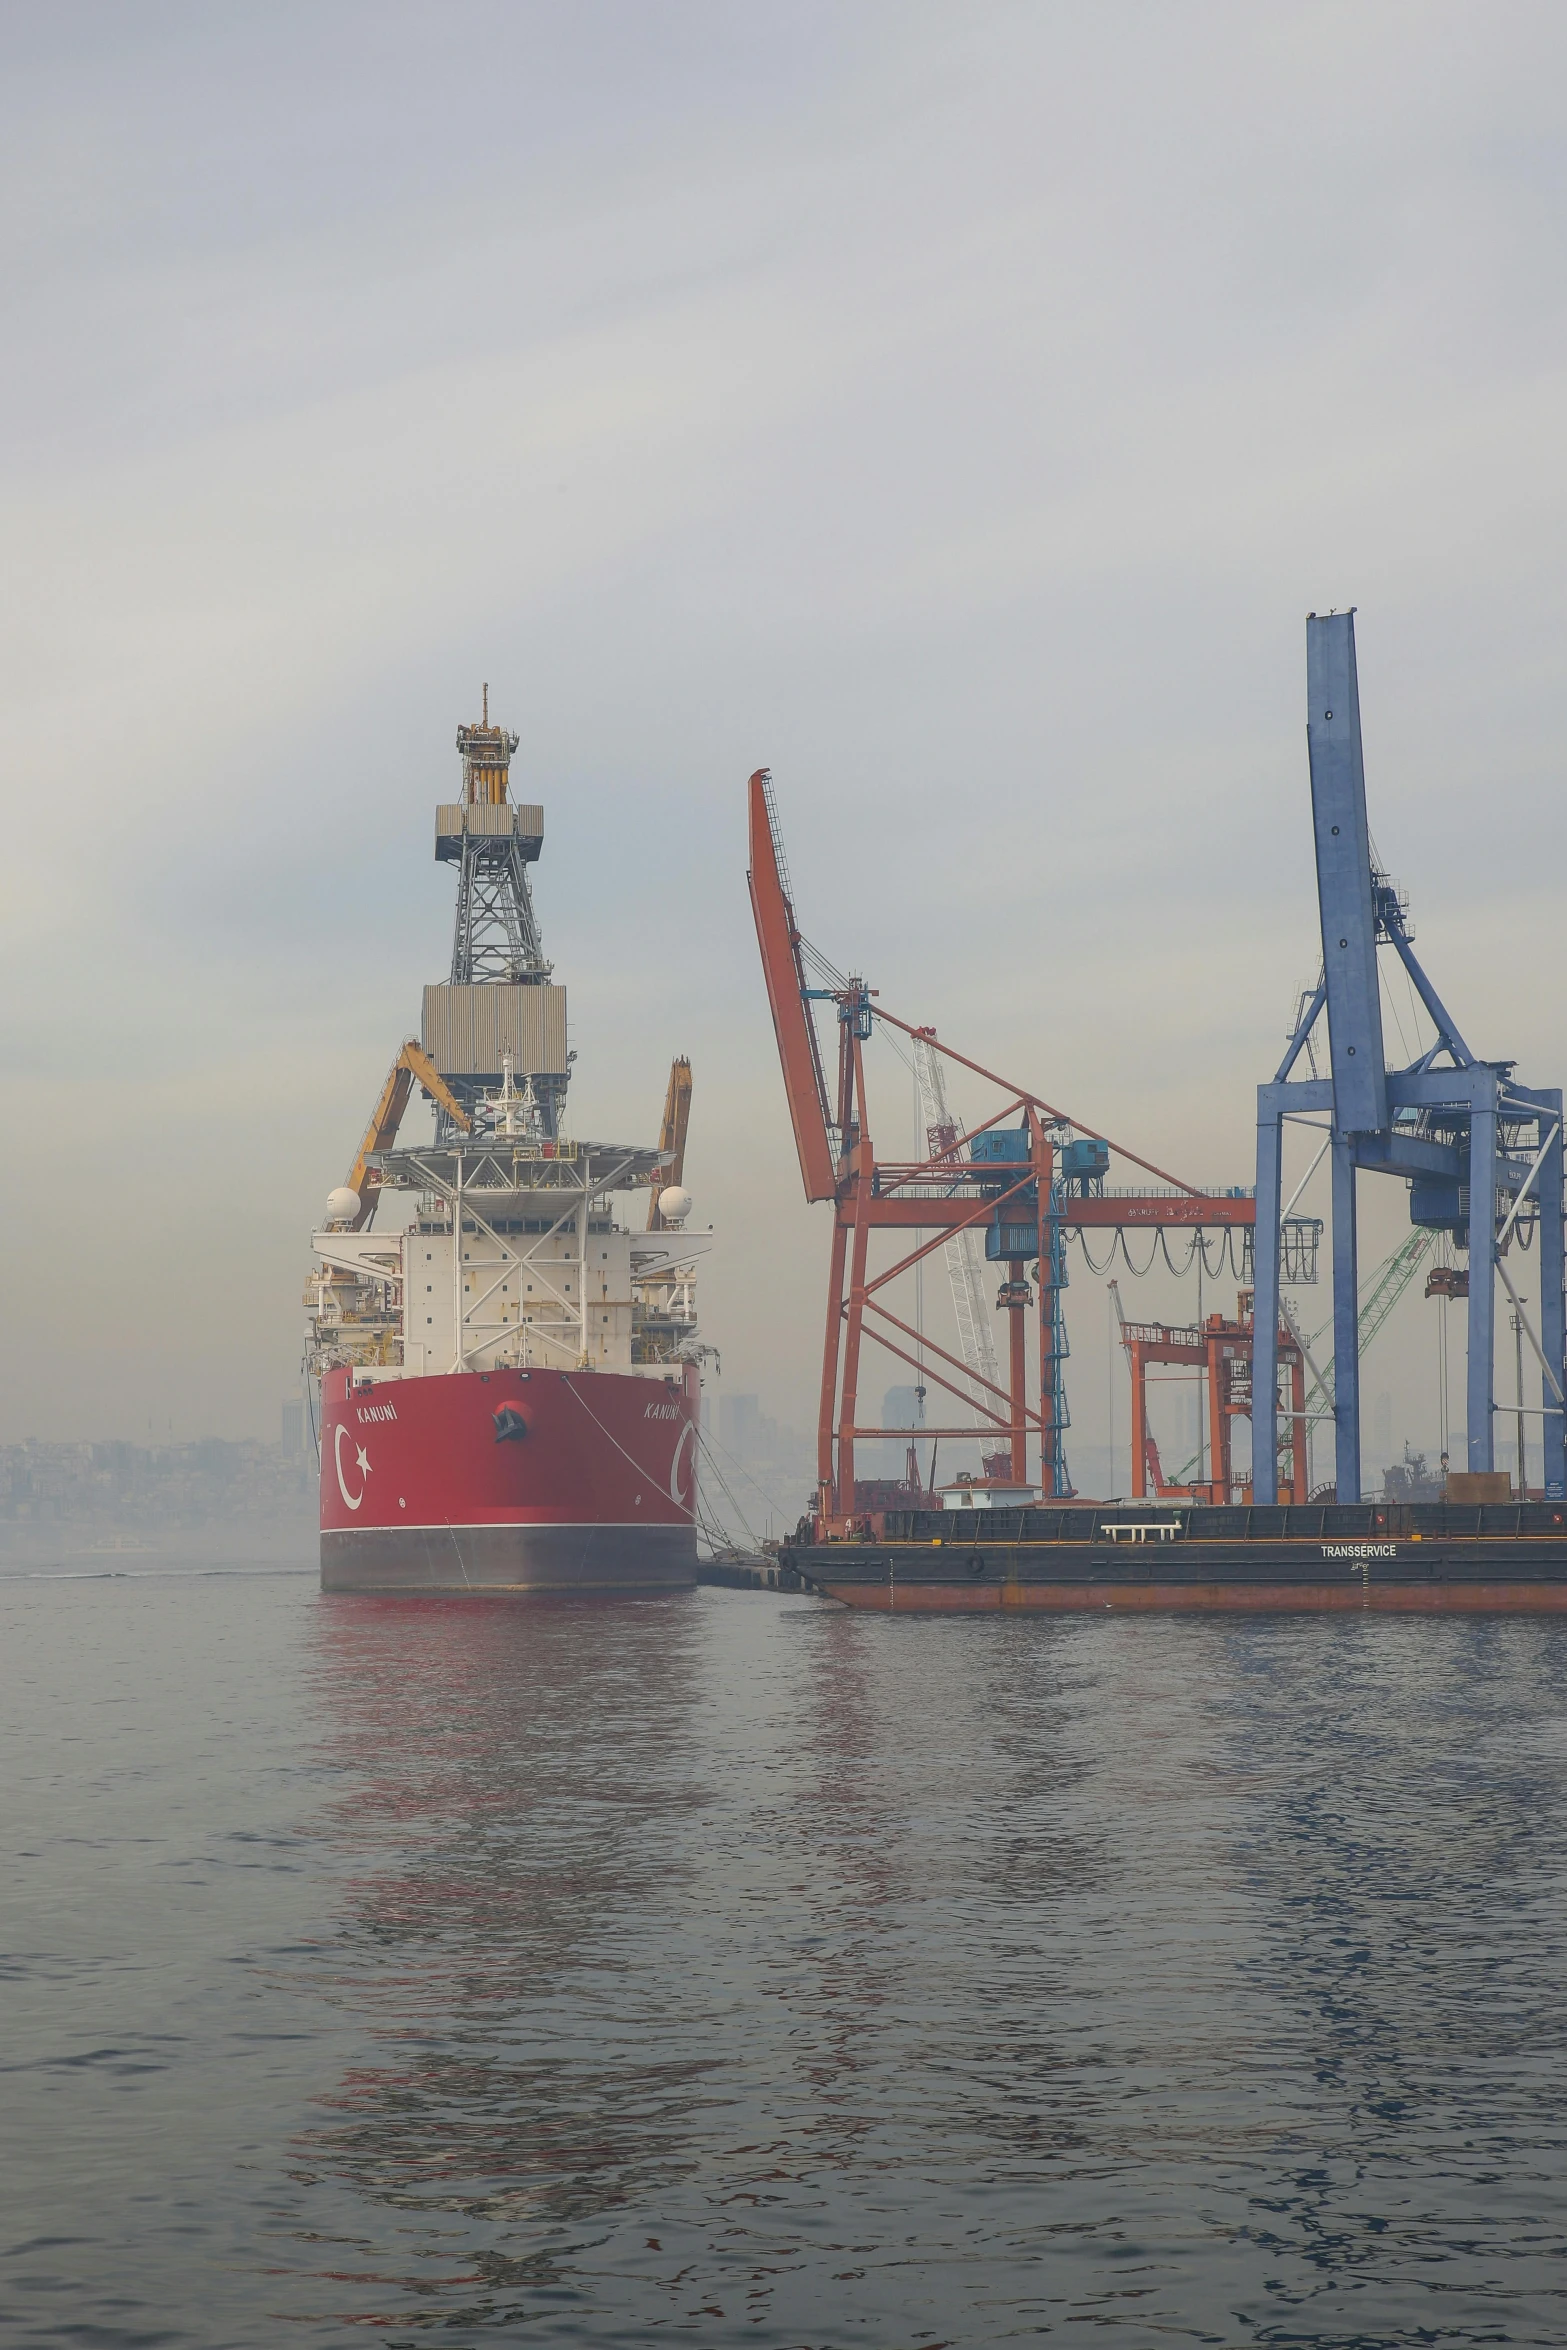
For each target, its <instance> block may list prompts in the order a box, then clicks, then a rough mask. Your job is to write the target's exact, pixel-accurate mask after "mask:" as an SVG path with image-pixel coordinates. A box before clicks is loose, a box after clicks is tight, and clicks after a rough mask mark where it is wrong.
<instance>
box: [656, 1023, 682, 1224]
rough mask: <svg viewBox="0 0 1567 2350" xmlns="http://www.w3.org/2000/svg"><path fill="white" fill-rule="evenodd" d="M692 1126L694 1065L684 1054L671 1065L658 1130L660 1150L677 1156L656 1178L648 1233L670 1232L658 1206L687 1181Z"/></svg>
mask: <svg viewBox="0 0 1567 2350" xmlns="http://www.w3.org/2000/svg"><path fill="white" fill-rule="evenodd" d="M690 1123H691V1064H690V1062H689V1061H688V1060H687V1059H686V1056H685V1054H684V1053H681V1054H679V1055H678V1057H677V1058H676V1059H675V1060H673V1061H672V1062H671V1063H670V1067H669V1090H668V1091H667V1092H666V1094H665V1095H664V1123H663V1124H662V1126H660V1128H659V1130H658V1147H659V1149H660V1150H661V1151H673V1152H674V1154H675V1155H674V1157H673V1158H672V1159H671V1160H670V1162H669V1165H668V1166H667V1167H666V1168H665V1169H664V1170H663V1172H662V1174H660V1175H658V1176H656V1177H655V1178H654V1183H653V1196H652V1198H651V1199H650V1200H649V1201H648V1209H647V1228H648V1230H649V1232H664V1231H667V1230H668V1226H667V1225H666V1224H665V1222H664V1219H663V1217H662V1216H661V1215H660V1213H659V1208H658V1203H659V1198H660V1195H661V1193H662V1192H663V1191H664V1190H665V1188H666V1186H668V1185H670V1184H676V1183H679V1182H681V1181H682V1180H683V1179H684V1176H685V1171H686V1129H687V1127H688V1126H689V1125H690Z"/></svg>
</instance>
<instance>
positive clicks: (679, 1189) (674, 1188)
mask: <svg viewBox="0 0 1567 2350" xmlns="http://www.w3.org/2000/svg"><path fill="white" fill-rule="evenodd" d="M658 1212H659V1214H660V1215H661V1216H662V1217H663V1219H664V1222H665V1223H666V1224H683V1223H684V1222H685V1220H686V1218H687V1216H689V1215H690V1213H691V1194H690V1192H689V1191H687V1189H686V1187H685V1185H684V1184H683V1183H671V1184H670V1185H669V1187H668V1189H667V1190H665V1191H661V1192H660V1193H659V1195H658Z"/></svg>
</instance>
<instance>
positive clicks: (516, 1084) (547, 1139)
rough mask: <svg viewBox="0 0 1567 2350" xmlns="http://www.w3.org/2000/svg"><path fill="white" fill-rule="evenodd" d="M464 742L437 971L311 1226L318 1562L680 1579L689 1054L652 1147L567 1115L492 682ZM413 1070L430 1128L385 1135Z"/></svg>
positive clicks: (553, 1012) (694, 1252)
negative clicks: (573, 1124)
mask: <svg viewBox="0 0 1567 2350" xmlns="http://www.w3.org/2000/svg"><path fill="white" fill-rule="evenodd" d="M457 748H458V750H459V752H460V753H461V755H462V763H463V766H462V777H463V780H462V796H461V798H460V799H459V800H457V801H456V802H454V803H449V804H447V805H444V806H442V807H438V808H437V810H436V816H435V854H436V858H437V860H438V861H439V862H440V863H442V864H449V865H452V866H455V868H456V873H457V922H456V934H455V938H454V941H453V945H452V964H451V976H450V978H449V979H447V980H445V981H443V982H442V983H441V984H440V985H438V986H431V987H427V988H426V989H425V991H424V1015H423V1023H422V1027H421V1032H420V1035H419V1036H418V1037H417V1038H413V1037H410V1038H409V1039H408V1041H407V1043H406V1044H405V1045H404V1046H403V1048H402V1050H401V1052H400V1053H399V1054H398V1057H397V1059H396V1061H395V1062H394V1063H393V1065H392V1068H391V1071H390V1072H389V1074H388V1077H387V1080H386V1085H385V1087H384V1089H383V1091H382V1094H381V1098H380V1100H379V1102H378V1103H377V1105H376V1108H375V1111H374V1114H373V1115H372V1117H371V1120H370V1124H369V1127H368V1128H367V1130H366V1133H365V1137H364V1140H363V1142H362V1143H361V1145H360V1148H359V1152H358V1156H357V1157H356V1159H355V1161H354V1164H353V1167H352V1169H351V1171H350V1174H349V1177H348V1181H347V1182H346V1183H345V1184H343V1185H342V1186H340V1187H339V1188H338V1189H337V1190H335V1191H334V1192H333V1193H332V1194H331V1196H330V1197H329V1199H328V1201H327V1220H326V1224H325V1226H324V1228H323V1229H322V1230H321V1231H319V1232H317V1233H316V1234H315V1236H314V1245H315V1251H316V1255H317V1258H318V1260H319V1262H318V1265H317V1267H316V1270H315V1271H314V1272H313V1273H312V1275H311V1278H310V1281H309V1283H308V1285H307V1288H306V1292H305V1304H306V1307H307V1311H308V1315H309V1328H308V1337H307V1346H308V1358H307V1360H308V1365H309V1369H310V1371H311V1372H312V1374H313V1376H314V1378H315V1379H316V1380H318V1381H319V1385H320V1441H321V1582H322V1587H323V1589H325V1590H328V1591H504V1590H550V1591H595V1590H597V1591H606V1590H607V1591H636V1590H649V1589H657V1588H667V1587H668V1586H671V1585H678V1584H687V1583H690V1582H692V1581H693V1580H694V1578H695V1573H696V1530H695V1513H696V1495H697V1445H698V1440H699V1438H698V1431H699V1424H700V1394H701V1379H702V1359H703V1356H704V1354H705V1353H706V1352H707V1351H708V1350H707V1349H705V1348H703V1347H702V1346H701V1345H700V1343H699V1341H698V1335H697V1324H696V1306H695V1271H696V1261H697V1259H698V1257H699V1256H700V1255H701V1254H702V1253H703V1252H704V1251H705V1249H706V1248H707V1247H708V1246H709V1245H710V1241H711V1235H710V1233H701V1234H698V1233H695V1232H693V1231H691V1230H690V1229H688V1219H689V1217H690V1213H691V1200H690V1195H689V1194H688V1193H687V1192H686V1191H685V1190H684V1189H683V1188H682V1184H681V1174H682V1170H683V1160H684V1152H685V1135H686V1124H687V1120H688V1117H689V1112H690V1101H691V1071H690V1065H689V1063H688V1062H687V1061H685V1060H684V1059H679V1060H677V1061H676V1062H675V1064H674V1067H673V1069H672V1070H671V1072H670V1079H669V1087H668V1092H667V1095H666V1099H665V1106H664V1123H663V1132H662V1134H661V1136H660V1139H659V1143H658V1146H657V1147H656V1148H652V1147H647V1146H643V1145H639V1144H630V1143H627V1144H621V1143H609V1142H586V1141H583V1140H581V1139H579V1138H577V1137H576V1136H573V1135H572V1134H570V1133H569V1131H568V1129H567V1124H566V1117H565V1103H566V1088H567V1081H568V1077H569V1073H570V1064H571V1062H572V1060H573V1059H574V1058H575V1055H574V1054H573V1053H571V1052H569V1051H568V1050H567V1043H566V1036H567V1030H566V991H565V989H564V988H563V987H559V986H557V985H556V984H555V981H554V979H553V977H552V966H551V964H550V963H549V962H547V961H546V959H545V956H544V952H543V947H542V944H541V941H540V936H539V927H538V922H537V920H536V917H535V914H534V908H533V897H532V892H531V890H530V888H529V883H528V867H529V865H530V864H532V863H533V862H534V861H535V860H536V859H537V857H538V855H539V852H540V850H541V848H542V847H543V839H544V811H543V809H542V808H540V807H536V806H527V805H523V804H519V803H518V802H515V801H514V800H513V799H512V798H511V796H510V767H511V758H512V754H513V752H514V751H515V750H516V748H517V737H516V735H515V734H509V733H507V732H506V731H505V730H504V729H503V728H501V727H499V726H492V725H491V724H490V712H489V688H488V686H486V688H485V691H484V716H483V720H482V723H481V724H479V725H477V726H464V727H462V728H461V729H460V730H459V732H458V736H457ZM415 1086H418V1087H419V1089H420V1090H421V1092H422V1093H423V1094H424V1095H425V1096H426V1097H427V1099H428V1100H429V1101H430V1102H431V1103H432V1104H433V1106H434V1111H435V1133H434V1137H433V1139H432V1140H431V1141H429V1142H428V1143H422V1144H421V1143H415V1144H412V1145H408V1144H405V1145H403V1146H402V1147H398V1144H397V1135H398V1130H399V1126H400V1124H401V1120H402V1116H403V1112H404V1110H405V1109H406V1107H407V1105H408V1102H409V1100H410V1098H411V1096H412V1094H413V1090H414V1088H415ZM392 1193H395V1194H398V1195H400V1199H399V1202H398V1204H399V1205H400V1207H401V1211H402V1212H401V1214H400V1215H398V1216H397V1217H396V1218H395V1221H396V1222H397V1223H398V1224H399V1225H400V1226H401V1229H397V1230H392V1229H389V1228H388V1227H389V1226H390V1225H391V1224H392V1223H393V1221H394V1215H393V1212H392V1211H393V1203H392V1202H391V1201H390V1200H388V1199H387V1196H386V1195H388V1194H392ZM617 1206H619V1207H620V1209H621V1213H620V1214H619V1215H617V1213H616V1208H617ZM378 1209H380V1210H381V1212H382V1217H383V1222H382V1225H381V1226H380V1228H377V1223H376V1216H377V1210H378ZM628 1211H630V1212H628Z"/></svg>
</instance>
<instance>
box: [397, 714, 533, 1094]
mask: <svg viewBox="0 0 1567 2350" xmlns="http://www.w3.org/2000/svg"><path fill="white" fill-rule="evenodd" d="M517 740H518V738H517V736H516V735H515V734H510V733H508V732H507V730H506V729H505V728H504V727H502V726H492V725H491V724H490V689H489V687H488V686H486V687H485V689H484V714H483V717H482V719H481V721H480V723H479V724H478V725H477V726H462V727H459V728H458V730H457V748H458V751H459V752H460V753H461V755H462V763H463V767H462V797H461V799H460V800H456V801H448V802H444V803H443V804H442V805H441V806H440V807H438V808H437V809H436V812H435V854H436V860H437V862H438V863H440V864H443V865H455V866H456V867H457V918H456V922H455V924H454V927H453V933H452V962H451V976H450V978H449V979H448V980H446V981H445V982H444V983H443V984H441V985H439V986H433V987H427V988H426V989H425V991H424V1024H423V1045H424V1049H425V1051H426V1052H427V1053H428V1054H429V1056H430V1058H431V1059H432V1060H433V1061H434V1063H435V1065H436V1067H437V1069H438V1070H439V1071H440V1073H441V1075H442V1077H443V1078H445V1080H446V1082H447V1084H448V1086H449V1087H450V1089H451V1091H452V1094H453V1095H454V1096H455V1098H456V1099H457V1100H458V1101H459V1102H460V1103H461V1104H462V1105H463V1107H464V1108H465V1109H466V1110H467V1111H468V1112H469V1113H470V1115H471V1114H472V1112H473V1111H474V1109H475V1108H476V1107H477V1105H478V1103H479V1101H480V1100H481V1098H482V1097H483V1095H484V1094H485V1093H486V1092H487V1091H493V1090H494V1089H495V1088H496V1087H498V1086H499V1085H500V1084H501V1083H502V1080H503V1077H504V1076H505V1074H506V1073H507V1072H508V1071H510V1073H511V1076H512V1079H513V1082H514V1083H515V1084H516V1086H517V1087H518V1088H519V1089H520V1090H522V1091H523V1092H524V1093H525V1094H527V1093H530V1092H531V1097H532V1103H533V1105H535V1106H536V1109H535V1112H534V1113H530V1114H536V1118H537V1123H538V1126H539V1131H540V1132H541V1133H542V1134H544V1135H554V1134H556V1133H558V1132H559V1130H560V1120H561V1111H562V1107H563V1104H564V1101H565V1095H566V1084H567V1077H568V1071H569V1054H568V1052H567V1048H566V991H565V989H564V988H563V987H556V986H554V985H553V984H552V981H551V976H550V974H551V969H552V966H551V965H550V963H549V962H548V961H547V960H546V959H545V955H544V948H543V943H542V941H541V939H540V936H539V925H538V917H537V916H536V914H535V913H534V910H533V893H532V891H531V889H530V888H529V885H528V867H529V866H530V865H531V864H533V863H535V862H536V861H537V859H538V857H539V854H540V852H541V850H542V849H543V846H544V810H543V809H542V808H541V807H538V806H536V805H532V804H528V803H521V802H517V801H514V800H513V799H512V798H511V796H510V771H511V760H512V754H513V752H514V751H515V750H516V748H517ZM437 1120H438V1134H439V1138H440V1139H441V1140H442V1141H449V1140H450V1139H451V1136H452V1134H453V1132H455V1131H456V1129H455V1128H454V1126H453V1124H452V1121H451V1118H450V1115H449V1113H448V1112H447V1111H446V1110H445V1109H444V1108H442V1107H440V1106H439V1105H438V1106H437Z"/></svg>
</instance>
